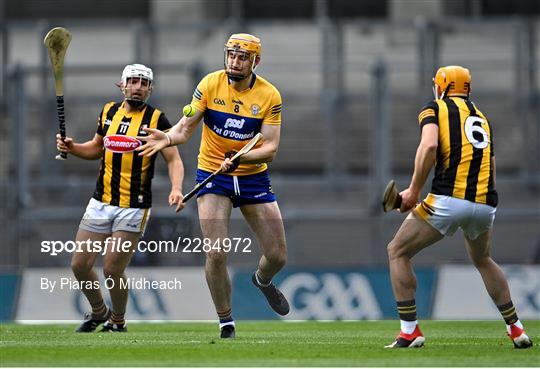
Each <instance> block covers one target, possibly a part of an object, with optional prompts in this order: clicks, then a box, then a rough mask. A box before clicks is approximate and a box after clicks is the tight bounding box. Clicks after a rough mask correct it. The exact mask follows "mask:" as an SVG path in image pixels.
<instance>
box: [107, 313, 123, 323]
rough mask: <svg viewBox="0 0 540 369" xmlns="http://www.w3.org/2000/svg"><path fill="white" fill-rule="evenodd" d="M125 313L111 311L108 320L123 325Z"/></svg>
mask: <svg viewBox="0 0 540 369" xmlns="http://www.w3.org/2000/svg"><path fill="white" fill-rule="evenodd" d="M124 315H125V313H122V314H117V313H115V312H114V311H113V313H112V315H111V317H110V318H109V322H111V323H112V324H116V325H123V324H126V321H125V319H124Z"/></svg>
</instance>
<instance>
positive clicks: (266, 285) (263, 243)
mask: <svg viewBox="0 0 540 369" xmlns="http://www.w3.org/2000/svg"><path fill="white" fill-rule="evenodd" d="M241 210H242V214H243V215H244V217H245V219H246V221H247V222H248V224H249V226H250V227H251V229H252V230H253V232H254V233H255V235H256V237H257V241H258V243H259V246H260V247H261V251H262V254H263V255H262V256H261V259H260V260H259V267H258V269H257V271H255V273H254V274H253V277H252V280H253V283H254V284H255V286H257V287H258V288H259V289H260V290H261V291H262V292H263V294H264V295H265V297H266V299H267V300H268V303H269V304H270V306H271V307H272V309H273V310H274V311H275V312H276V313H278V314H280V315H286V314H288V313H289V303H288V302H287V299H286V298H285V296H284V295H283V294H282V293H281V291H279V290H278V289H277V288H276V286H275V285H274V284H273V283H272V278H273V277H274V276H275V275H276V274H277V273H278V272H279V271H280V270H281V269H282V268H283V267H284V266H285V264H286V262H287V244H286V242H285V230H284V227H283V220H282V218H281V212H280V210H279V206H278V204H277V202H276V201H273V202H267V203H261V204H250V205H244V206H242V207H241Z"/></svg>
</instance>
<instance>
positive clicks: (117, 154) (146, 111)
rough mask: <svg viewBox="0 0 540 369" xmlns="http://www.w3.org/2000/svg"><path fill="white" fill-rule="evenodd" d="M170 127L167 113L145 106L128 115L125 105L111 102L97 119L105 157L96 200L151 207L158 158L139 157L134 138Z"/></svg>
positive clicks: (134, 206) (136, 142)
mask: <svg viewBox="0 0 540 369" xmlns="http://www.w3.org/2000/svg"><path fill="white" fill-rule="evenodd" d="M144 127H148V128H157V129H160V130H162V131H167V130H169V129H170V128H171V124H170V123H169V121H168V119H167V117H166V116H165V114H163V113H162V112H161V111H159V110H158V109H155V108H153V107H152V106H150V105H148V104H146V105H145V106H144V108H143V109H142V110H137V111H135V112H131V113H128V112H127V111H126V110H125V109H124V103H123V102H122V103H115V102H110V103H108V104H106V105H105V106H104V107H103V110H102V111H101V114H100V115H99V118H98V127H97V132H96V133H97V134H98V135H100V136H102V137H103V146H104V151H103V156H102V158H101V167H100V169H99V176H98V180H97V183H96V190H95V192H94V196H93V197H94V198H95V199H96V200H98V201H101V202H103V203H105V204H109V205H114V206H119V207H122V208H143V209H146V208H150V207H151V206H152V187H151V185H152V177H153V176H154V162H155V160H156V155H153V156H151V157H147V156H139V155H138V152H137V151H134V150H135V149H136V148H137V147H139V146H140V145H141V142H140V141H139V140H137V139H136V138H135V137H137V136H145V135H146V132H145V131H143V130H142V128H144Z"/></svg>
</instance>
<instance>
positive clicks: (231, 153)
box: [224, 150, 240, 173]
mask: <svg viewBox="0 0 540 369" xmlns="http://www.w3.org/2000/svg"><path fill="white" fill-rule="evenodd" d="M236 153H237V151H234V150H231V151H227V152H226V153H225V159H230V158H232V157H233V156H235V155H236ZM239 165H240V158H236V159H234V160H233V161H232V165H231V167H230V168H229V170H228V171H226V172H224V173H232V172H234V171H235V170H236V168H238V166H239Z"/></svg>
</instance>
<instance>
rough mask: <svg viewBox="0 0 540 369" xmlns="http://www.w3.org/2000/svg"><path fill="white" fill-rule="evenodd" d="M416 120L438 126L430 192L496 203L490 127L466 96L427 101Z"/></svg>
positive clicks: (492, 204)
mask: <svg viewBox="0 0 540 369" xmlns="http://www.w3.org/2000/svg"><path fill="white" fill-rule="evenodd" d="M418 121H419V124H420V126H421V127H423V126H424V125H426V124H437V125H438V126H439V143H438V147H437V164H436V166H435V175H434V177H433V183H432V188H431V193H433V194H436V195H446V196H452V197H456V198H458V199H464V200H469V201H472V202H476V203H480V204H487V205H490V206H493V207H495V206H497V202H498V196H497V191H496V190H495V183H494V178H493V169H494V168H493V167H492V165H493V160H491V159H492V157H493V156H494V151H493V130H492V128H491V124H490V123H489V121H488V120H487V118H486V117H485V116H484V114H482V112H481V111H480V110H478V109H477V108H476V106H475V105H474V104H473V103H472V102H471V101H470V100H469V99H468V98H461V97H447V98H444V99H441V100H434V101H432V102H430V103H429V104H428V105H427V106H426V107H425V108H423V109H422V111H421V112H420V115H419V116H418Z"/></svg>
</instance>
